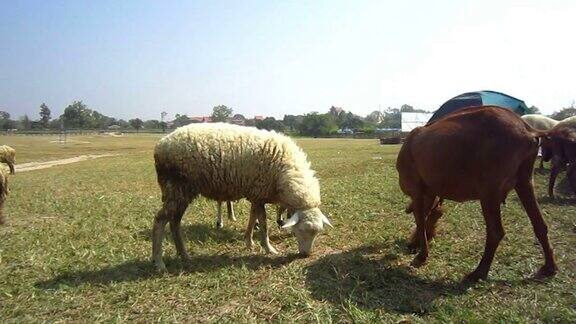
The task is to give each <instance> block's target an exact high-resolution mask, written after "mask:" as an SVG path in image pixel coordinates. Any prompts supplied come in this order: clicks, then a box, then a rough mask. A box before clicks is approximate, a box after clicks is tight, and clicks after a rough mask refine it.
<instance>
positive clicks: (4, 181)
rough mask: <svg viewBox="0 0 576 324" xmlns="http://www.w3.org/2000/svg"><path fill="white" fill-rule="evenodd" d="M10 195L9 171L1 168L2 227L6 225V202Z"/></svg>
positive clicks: (0, 212) (0, 218)
mask: <svg viewBox="0 0 576 324" xmlns="http://www.w3.org/2000/svg"><path fill="white" fill-rule="evenodd" d="M8 193H9V190H8V170H6V169H5V167H3V166H0V225H3V224H4V223H5V218H4V202H5V201H6V196H7V195H8Z"/></svg>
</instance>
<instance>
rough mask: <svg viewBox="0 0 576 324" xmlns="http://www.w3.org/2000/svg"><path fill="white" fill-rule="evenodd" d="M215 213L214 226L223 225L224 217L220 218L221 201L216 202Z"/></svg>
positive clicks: (220, 226)
mask: <svg viewBox="0 0 576 324" xmlns="http://www.w3.org/2000/svg"><path fill="white" fill-rule="evenodd" d="M216 206H217V207H216V208H217V210H218V211H217V214H216V228H222V227H224V219H223V218H222V202H221V201H219V202H217V205H216Z"/></svg>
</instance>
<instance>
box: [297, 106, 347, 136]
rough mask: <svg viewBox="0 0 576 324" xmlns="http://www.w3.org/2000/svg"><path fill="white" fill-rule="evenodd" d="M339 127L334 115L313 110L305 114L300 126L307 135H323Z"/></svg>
mask: <svg viewBox="0 0 576 324" xmlns="http://www.w3.org/2000/svg"><path fill="white" fill-rule="evenodd" d="M337 129H338V126H337V125H336V122H335V121H334V118H333V116H330V114H322V115H321V114H318V113H317V112H312V113H310V114H307V115H306V116H304V119H303V120H302V123H301V124H300V126H299V130H300V133H301V134H302V135H307V136H314V137H317V136H321V135H329V134H331V133H334V132H335V131H336V130H337Z"/></svg>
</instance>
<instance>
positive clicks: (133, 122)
mask: <svg viewBox="0 0 576 324" xmlns="http://www.w3.org/2000/svg"><path fill="white" fill-rule="evenodd" d="M128 123H129V124H130V126H132V128H134V129H135V130H136V133H138V131H139V130H140V129H141V128H142V126H143V125H144V122H143V121H142V119H140V118H134V119H130V120H129V121H128Z"/></svg>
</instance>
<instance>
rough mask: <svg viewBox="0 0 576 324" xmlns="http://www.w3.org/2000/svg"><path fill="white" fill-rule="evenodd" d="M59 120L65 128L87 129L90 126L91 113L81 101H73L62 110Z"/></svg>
mask: <svg viewBox="0 0 576 324" xmlns="http://www.w3.org/2000/svg"><path fill="white" fill-rule="evenodd" d="M60 119H61V120H62V122H63V123H64V126H65V127H66V128H80V129H84V128H89V127H90V126H92V125H91V124H92V123H91V121H92V111H91V110H90V109H88V107H87V106H86V105H85V104H84V103H82V101H74V102H73V103H72V104H71V105H68V107H66V108H65V109H64V113H63V114H62V115H61V116H60Z"/></svg>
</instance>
